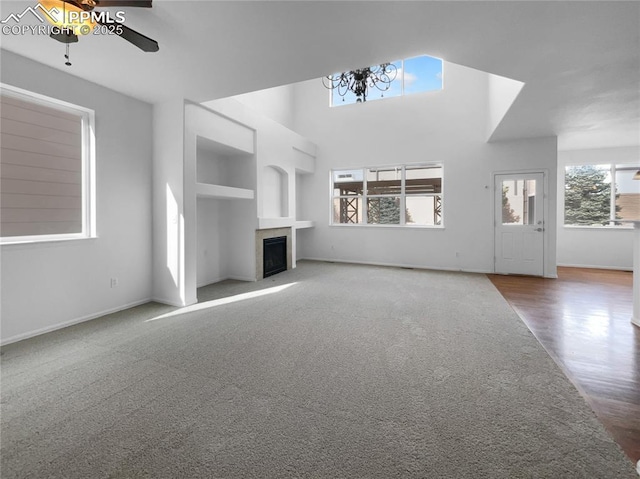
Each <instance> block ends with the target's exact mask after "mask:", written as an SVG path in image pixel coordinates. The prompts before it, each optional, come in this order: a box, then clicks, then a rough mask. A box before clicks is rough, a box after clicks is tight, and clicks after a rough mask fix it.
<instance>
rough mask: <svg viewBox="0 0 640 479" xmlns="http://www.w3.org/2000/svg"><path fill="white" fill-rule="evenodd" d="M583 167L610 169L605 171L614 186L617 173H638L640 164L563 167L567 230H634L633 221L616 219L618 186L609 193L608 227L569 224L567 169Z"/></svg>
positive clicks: (563, 219)
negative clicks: (632, 171)
mask: <svg viewBox="0 0 640 479" xmlns="http://www.w3.org/2000/svg"><path fill="white" fill-rule="evenodd" d="M581 166H594V167H597V166H604V167H608V168H607V169H603V171H608V173H609V175H610V176H611V181H612V183H613V184H614V185H616V171H630V170H634V171H638V170H639V169H640V164H639V165H635V164H633V163H624V162H621V163H617V162H612V163H606V162H598V163H568V164H565V165H564V166H563V167H562V185H561V188H562V226H563V227H564V228H567V229H592V230H610V231H615V230H630V229H633V224H632V223H631V222H630V221H633V220H623V219H616V217H615V216H616V210H615V208H616V195H617V185H616V188H611V191H610V193H609V221H608V223H607V224H606V225H575V224H567V223H566V221H567V219H566V211H567V205H566V185H567V169H568V168H576V167H581ZM639 183H640V182H639Z"/></svg>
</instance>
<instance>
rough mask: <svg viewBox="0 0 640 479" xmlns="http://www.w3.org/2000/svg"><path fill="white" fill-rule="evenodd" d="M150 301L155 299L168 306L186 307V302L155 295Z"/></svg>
mask: <svg viewBox="0 0 640 479" xmlns="http://www.w3.org/2000/svg"><path fill="white" fill-rule="evenodd" d="M149 301H154V302H156V303H160V304H166V305H167V306H175V307H176V308H184V307H185V304H184V303H179V302H178V301H174V300H172V299H167V298H160V297H158V296H154V297H153V298H151V299H150V300H149Z"/></svg>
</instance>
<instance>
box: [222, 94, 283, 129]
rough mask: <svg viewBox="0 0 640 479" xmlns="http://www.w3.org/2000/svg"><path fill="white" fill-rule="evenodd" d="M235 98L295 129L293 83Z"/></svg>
mask: <svg viewBox="0 0 640 479" xmlns="http://www.w3.org/2000/svg"><path fill="white" fill-rule="evenodd" d="M233 98H234V99H235V100H237V101H239V102H240V103H242V104H243V105H245V106H248V107H249V108H251V109H253V110H255V111H256V112H258V113H260V114H261V115H264V116H266V117H267V118H270V119H272V120H273V121H275V122H277V123H280V124H281V125H283V126H285V127H287V128H289V129H290V130H292V129H293V103H292V101H293V85H283V86H278V87H275V88H267V89H265V90H259V91H254V92H251V93H245V94H244V95H237V96H234V97H233Z"/></svg>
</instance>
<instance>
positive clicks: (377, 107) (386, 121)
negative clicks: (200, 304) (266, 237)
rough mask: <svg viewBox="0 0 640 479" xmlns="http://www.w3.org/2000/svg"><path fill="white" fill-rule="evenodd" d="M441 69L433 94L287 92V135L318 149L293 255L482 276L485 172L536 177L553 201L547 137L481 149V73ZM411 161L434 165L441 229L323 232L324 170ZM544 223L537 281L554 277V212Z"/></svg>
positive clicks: (489, 221) (488, 266) (488, 212)
mask: <svg viewBox="0 0 640 479" xmlns="http://www.w3.org/2000/svg"><path fill="white" fill-rule="evenodd" d="M444 68H445V73H444V74H445V79H446V81H445V88H444V90H443V91H442V92H431V93H424V94H418V95H411V96H406V97H400V98H390V99H386V100H378V101H370V102H366V103H364V104H357V105H348V106H341V107H336V108H329V107H328V104H327V103H328V101H327V93H326V90H325V89H324V87H323V86H322V85H321V83H320V81H319V80H313V81H309V82H305V83H301V84H298V85H297V87H296V91H295V105H296V106H295V112H294V119H295V126H296V131H298V132H299V133H300V134H302V135H304V136H306V137H308V138H310V139H311V140H312V141H314V142H316V143H317V144H318V145H319V149H318V156H317V159H316V161H317V163H316V174H315V175H313V176H310V177H309V178H308V181H305V190H306V191H305V199H304V205H303V209H304V211H305V215H306V216H308V219H309V220H313V221H315V228H313V229H311V230H307V231H305V232H304V233H302V235H301V238H302V239H303V244H302V245H301V246H300V248H301V253H302V257H305V258H317V259H327V260H337V261H356V262H365V263H378V264H393V265H406V266H415V267H426V268H438V269H453V270H465V271H478V272H491V271H493V209H492V205H493V192H492V187H491V185H492V184H493V181H492V174H493V173H494V172H500V171H521V170H537V171H545V172H546V174H547V182H548V191H547V192H548V194H549V201H550V203H551V204H554V203H553V202H554V201H555V195H556V183H555V181H556V174H557V173H556V172H557V167H556V155H557V146H556V138H555V137H553V138H540V139H529V140H522V141H512V142H505V143H489V144H487V143H486V142H485V140H486V132H487V112H488V92H489V88H488V74H486V73H483V72H479V71H477V70H472V69H469V68H465V67H462V66H459V65H453V64H450V63H446V62H445V64H444ZM417 162H442V163H443V164H444V194H443V198H444V200H443V201H444V212H443V213H444V214H443V222H444V228H419V229H413V228H398V227H375V226H370V227H349V226H329V218H330V200H329V193H330V192H329V175H330V170H331V168H338V167H345V168H348V167H362V166H377V165H390V164H391V165H393V164H401V163H417ZM305 180H307V178H305ZM547 219H548V220H550V222H549V227H548V230H547V237H548V243H547V245H546V251H545V275H547V276H555V274H556V270H555V234H556V226H555V209H554V208H552V209H551V211H549V212H548V218H547ZM456 253H457V254H456Z"/></svg>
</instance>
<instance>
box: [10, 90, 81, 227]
mask: <svg viewBox="0 0 640 479" xmlns="http://www.w3.org/2000/svg"><path fill="white" fill-rule="evenodd" d="M82 118H83V117H82V114H81V113H78V114H74V113H71V112H68V111H62V110H60V109H56V108H55V106H53V105H52V106H48V105H44V104H42V103H39V102H38V103H36V102H31V101H28V100H25V99H22V98H16V97H14V96H9V95H6V94H2V95H0V140H1V141H0V236H2V237H16V236H34V235H56V234H74V233H82V231H83V221H82V218H83V211H82V205H83V199H82Z"/></svg>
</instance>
